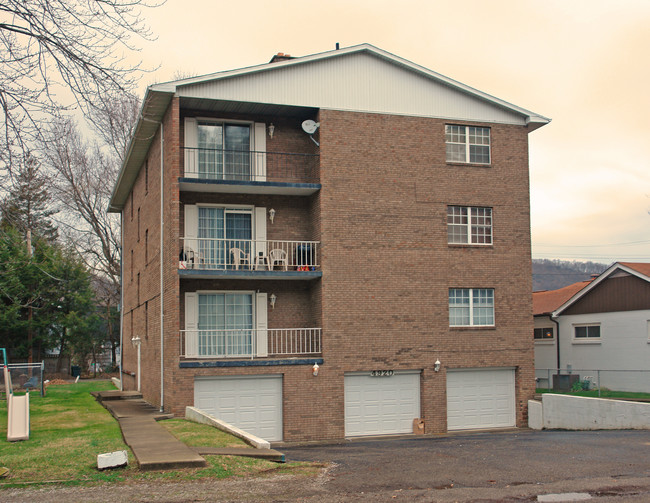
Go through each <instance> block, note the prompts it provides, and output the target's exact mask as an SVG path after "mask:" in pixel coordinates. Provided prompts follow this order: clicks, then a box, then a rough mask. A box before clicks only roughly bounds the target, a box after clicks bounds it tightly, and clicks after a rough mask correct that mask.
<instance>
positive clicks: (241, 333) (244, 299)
mask: <svg viewBox="0 0 650 503" xmlns="http://www.w3.org/2000/svg"><path fill="white" fill-rule="evenodd" d="M198 297H199V313H198V314H199V323H198V328H199V347H198V349H199V351H198V352H199V355H201V356H215V357H228V356H250V355H252V354H253V351H254V347H253V295H252V294H251V293H209V294H199V296H198Z"/></svg>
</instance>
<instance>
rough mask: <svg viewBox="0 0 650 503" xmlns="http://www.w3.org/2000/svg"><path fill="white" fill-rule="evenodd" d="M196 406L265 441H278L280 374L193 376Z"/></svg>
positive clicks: (279, 437) (280, 408) (280, 432)
mask: <svg viewBox="0 0 650 503" xmlns="http://www.w3.org/2000/svg"><path fill="white" fill-rule="evenodd" d="M194 403H195V406H196V407H198V408H199V409H201V410H203V411H205V412H207V413H208V414H211V415H213V416H215V417H217V418H219V419H221V420H223V421H225V422H227V423H230V424H232V425H233V426H236V427H238V428H241V429H242V430H245V431H247V432H249V433H251V434H253V435H256V436H258V437H261V438H264V439H265V440H269V441H278V440H282V377H281V376H268V377H257V376H256V377H250V378H249V377H245V376H244V377H231V378H218V377H215V378H207V379H196V380H195V382H194Z"/></svg>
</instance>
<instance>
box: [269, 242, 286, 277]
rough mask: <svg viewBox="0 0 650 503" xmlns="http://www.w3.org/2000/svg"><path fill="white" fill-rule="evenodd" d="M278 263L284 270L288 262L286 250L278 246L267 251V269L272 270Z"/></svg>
mask: <svg viewBox="0 0 650 503" xmlns="http://www.w3.org/2000/svg"><path fill="white" fill-rule="evenodd" d="M276 263H277V264H279V265H281V266H282V267H283V269H284V270H285V271H286V270H287V268H288V266H289V263H288V261H287V252H286V251H284V250H281V249H280V248H275V249H273V250H271V251H270V252H269V269H270V270H273V266H274V265H275V264H276Z"/></svg>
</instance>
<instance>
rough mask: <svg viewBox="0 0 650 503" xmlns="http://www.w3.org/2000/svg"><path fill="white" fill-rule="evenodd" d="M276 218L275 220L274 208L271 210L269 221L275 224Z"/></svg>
mask: <svg viewBox="0 0 650 503" xmlns="http://www.w3.org/2000/svg"><path fill="white" fill-rule="evenodd" d="M274 218H275V210H274V209H273V208H271V209H270V210H269V220H270V221H271V223H273V219H274Z"/></svg>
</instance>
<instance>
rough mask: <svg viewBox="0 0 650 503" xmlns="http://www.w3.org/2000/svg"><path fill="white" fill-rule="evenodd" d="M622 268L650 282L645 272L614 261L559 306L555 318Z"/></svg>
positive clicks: (554, 313)
mask: <svg viewBox="0 0 650 503" xmlns="http://www.w3.org/2000/svg"><path fill="white" fill-rule="evenodd" d="M617 269H620V270H622V271H625V272H627V273H629V274H631V275H633V276H636V277H638V278H640V279H643V280H645V281H648V282H650V277H648V276H646V275H645V274H643V273H641V272H639V271H637V270H635V269H633V268H631V267H628V266H626V265H623V264H621V263H620V262H614V263H613V264H612V265H611V266H609V267H608V268H607V270H606V271H604V272H603V273H602V274H601V275H600V276H598V277H597V278H596V279H595V280H593V281H592V282H591V283H589V284H588V285H587V286H586V287H584V288H583V289H582V290H580V291H578V292H576V293H575V294H574V295H573V296H572V297H571V298H570V299H569V300H567V301H566V302H565V303H564V304H562V305H561V306H560V307H558V308H557V309H556V310H555V311H553V313H552V316H553V318H556V317H558V316H559V315H560V314H562V312H563V311H565V310H566V309H568V308H569V307H570V306H571V305H572V304H573V303H575V302H577V301H578V300H579V299H581V298H582V297H584V296H585V295H587V293H589V292H590V291H591V290H593V289H594V288H595V287H596V285H599V284H600V283H602V282H603V281H605V280H606V279H607V278H608V277H609V276H610V274H612V273H613V272H614V271H615V270H617Z"/></svg>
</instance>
